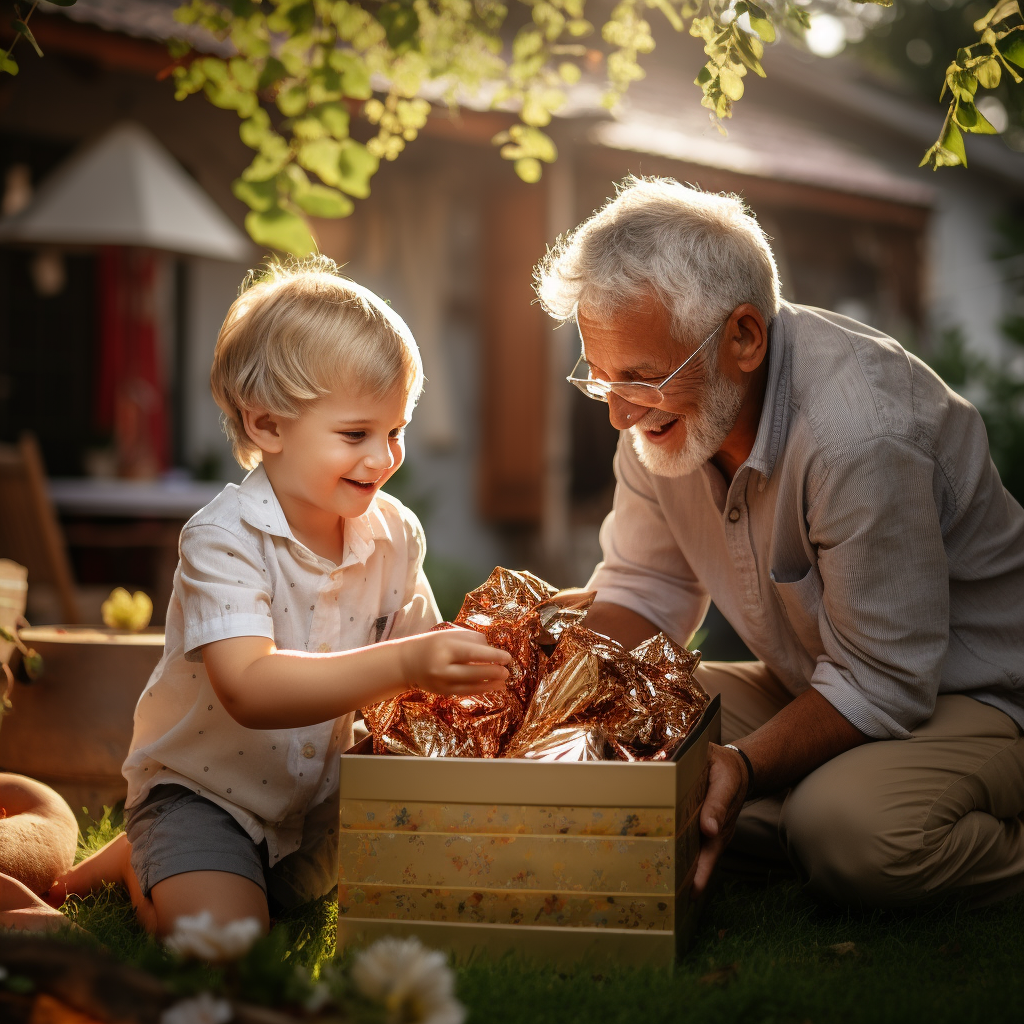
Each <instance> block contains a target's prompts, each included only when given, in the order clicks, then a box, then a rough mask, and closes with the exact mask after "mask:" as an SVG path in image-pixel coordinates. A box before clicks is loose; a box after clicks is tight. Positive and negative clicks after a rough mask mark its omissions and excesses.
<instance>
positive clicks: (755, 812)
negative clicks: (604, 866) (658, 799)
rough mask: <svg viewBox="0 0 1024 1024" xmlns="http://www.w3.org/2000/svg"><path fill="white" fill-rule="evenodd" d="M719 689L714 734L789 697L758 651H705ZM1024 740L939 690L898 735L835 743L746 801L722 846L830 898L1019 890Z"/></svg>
mask: <svg viewBox="0 0 1024 1024" xmlns="http://www.w3.org/2000/svg"><path fill="white" fill-rule="evenodd" d="M697 677H698V679H699V680H700V682H701V684H702V685H703V686H704V688H705V689H706V690H707V691H708V693H710V694H712V695H713V694H716V693H720V694H721V696H722V742H723V743H731V742H733V741H735V740H739V739H741V738H742V737H744V736H746V735H748V734H749V733H751V732H753V731H754V730H755V729H757V728H758V727H759V726H760V725H763V724H764V723H765V722H766V721H768V719H769V718H771V717H772V716H773V715H774V714H775V713H776V712H777V711H778V710H779V709H780V708H782V707H783V706H784V705H785V704H787V703H789V701H790V700H792V699H793V698H792V696H791V695H790V694H789V693H788V692H787V691H786V690H785V689H784V688H783V686H782V684H781V683H780V682H779V681H778V679H777V678H776V677H775V676H773V675H772V674H771V673H770V672H769V671H768V669H766V668H765V666H764V665H762V664H761V663H760V662H708V663H707V664H704V665H702V666H700V668H699V669H698V670H697ZM1022 815H1024V739H1021V736H1020V730H1019V729H1018V728H1017V726H1016V724H1015V723H1014V722H1013V721H1012V720H1011V719H1010V718H1009V716H1007V715H1005V714H1004V713H1003V712H1002V711H998V710H997V709H996V708H993V707H991V706H989V705H987V704H982V703H981V702H980V701H976V700H974V699H973V698H971V697H965V696H961V695H959V694H948V695H945V696H940V697H939V698H938V701H937V702H936V705H935V713H934V714H933V715H932V717H931V718H929V719H928V721H926V722H923V723H922V724H921V725H919V726H918V727H917V728H916V729H915V730H914V731H913V733H912V735H911V736H910V738H909V739H905V740H876V741H874V742H870V743H866V744H864V745H863V746H860V747H855V748H854V749H852V750H848V751H846V753H844V754H840V755H839V756H838V757H835V758H833V759H832V760H831V761H828V762H826V763H825V764H823V765H822V766H821V767H820V768H818V769H816V770H815V771H813V772H811V774H810V775H808V776H807V777H806V778H804V779H803V780H802V781H801V782H799V783H797V785H795V786H794V787H793V788H792V789H790V790H788V791H786V792H784V793H780V794H778V795H775V796H771V797H765V798H763V799H759V800H751V801H750V802H749V803H747V804H746V805H745V806H744V808H743V811H742V812H741V814H740V817H739V821H738V823H737V827H736V834H735V836H734V838H733V842H732V845H731V846H730V850H729V855H730V858H731V861H732V863H733V865H734V866H735V865H739V866H741V868H746V869H748V870H749V869H750V868H752V867H753V866H755V865H757V866H758V867H759V868H760V870H761V871H762V872H763V871H764V870H766V869H770V868H778V867H782V866H784V865H785V864H786V862H787V861H788V862H789V863H790V864H792V866H793V867H794V868H795V869H796V870H797V871H798V872H799V874H800V876H801V877H802V878H803V879H804V881H805V882H806V884H807V887H808V888H809V889H810V890H811V891H812V892H813V893H815V894H816V895H818V896H822V897H825V898H828V899H831V900H834V901H835V902H837V903H843V904H849V903H867V904H872V905H876V906H895V905H900V904H912V903H917V902H920V901H922V900H925V899H927V898H929V897H934V896H939V895H941V894H947V893H950V894H953V895H955V896H959V897H965V898H967V899H969V900H970V901H971V902H973V903H976V904H981V903H988V902H992V901H994V900H998V899H1002V898H1004V897H1006V896H1010V895H1012V894H1013V893H1015V892H1018V891H1020V890H1021V889H1024V821H1022Z"/></svg>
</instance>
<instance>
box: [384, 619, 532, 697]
mask: <svg viewBox="0 0 1024 1024" xmlns="http://www.w3.org/2000/svg"><path fill="white" fill-rule="evenodd" d="M393 643H394V644H395V647H396V648H397V649H398V651H399V658H400V662H401V666H402V678H403V680H404V681H405V683H406V685H407V687H408V688H409V689H410V690H412V689H417V690H429V691H430V692H432V693H440V694H443V695H445V696H452V697H467V696H470V695H472V694H476V693H486V692H487V691H488V690H494V689H496V688H497V687H499V686H503V685H504V683H505V680H506V679H508V670H507V669H506V668H505V666H506V665H508V664H509V662H511V661H512V655H511V654H509V653H508V651H503V650H500V649H499V648H497V647H490V646H489V645H488V643H487V641H486V640H485V639H484V636H483V634H482V633H477V632H475V631H474V630H472V629H461V628H460V629H443V630H439V631H438V632H436V633H421V634H420V635H419V636H410V637H407V638H405V639H404V640H396V641H393Z"/></svg>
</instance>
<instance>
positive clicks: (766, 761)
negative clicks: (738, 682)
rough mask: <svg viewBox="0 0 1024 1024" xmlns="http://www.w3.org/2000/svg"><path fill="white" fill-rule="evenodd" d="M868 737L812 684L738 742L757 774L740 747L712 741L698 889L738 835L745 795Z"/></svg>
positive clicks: (768, 788)
mask: <svg viewBox="0 0 1024 1024" xmlns="http://www.w3.org/2000/svg"><path fill="white" fill-rule="evenodd" d="M867 740H868V737H867V736H865V735H864V733H862V732H861V731H860V730H859V729H857V728H856V727H854V726H853V725H851V724H850V723H849V722H848V721H847V720H846V719H845V718H843V716H842V715H841V714H840V713H839V712H838V711H836V709H835V708H834V707H833V706H832V705H831V704H830V703H829V702H828V701H827V700H826V699H825V698H824V697H822V695H821V694H820V693H818V691H817V690H813V689H811V690H805V691H804V692H803V693H802V694H800V696H799V697H797V698H796V699H795V700H793V701H792V702H791V703H789V704H787V705H786V706H785V707H784V708H783V709H782V710H781V711H780V712H779V713H778V714H776V715H775V716H774V718H771V719H769V721H767V722H765V724H764V725H762V726H761V728H760V729H758V730H756V731H755V732H752V733H751V734H750V735H749V736H747V737H746V738H745V739H742V740H738V741H737V742H736V746H737V747H739V748H740V749H741V750H742V751H743V753H744V754H746V755H747V757H748V758H750V764H751V766H752V767H753V769H754V778H753V780H751V779H750V778H749V776H748V773H747V766H746V764H744V762H743V758H742V757H741V756H740V755H739V754H737V753H736V751H735V750H730V749H729V748H728V747H720V746H718V745H717V744H715V743H713V744H711V776H710V779H709V781H708V795H707V797H706V798H705V800H704V807H703V809H702V810H701V814H700V829H701V832H702V833H703V836H704V841H703V842H702V843H701V848H700V855H699V856H698V858H697V874H696V875H695V877H694V880H693V892H694V895H698V896H699V895H700V894H701V893H702V892H703V891H704V890H705V889H706V888H707V884H708V881H709V880H710V878H711V872H712V870H713V869H714V866H715V863H716V862H717V861H718V858H719V856H721V854H722V851H723V850H724V849H725V848H726V847H727V846H728V845H729V841H730V840H731V839H732V834H733V832H734V831H735V828H736V819H737V817H738V816H739V813H740V809H741V808H742V807H743V803H744V801H745V800H747V799H749V798H750V797H752V796H765V795H767V794H768V793H774V792H776V791H778V790H780V789H783V788H785V787H786V786H790V785H792V784H793V783H794V782H798V781H799V780H800V779H802V778H803V777H804V776H805V775H808V774H810V772H812V771H814V769H815V768H818V767H819V766H821V765H823V764H824V763H825V762H826V761H831V760H832V758H833V757H837V756H838V755H839V754H842V753H843V752H844V751H847V750H850V749H851V748H852V747H856V746H860V744H861V743H866V742H867ZM751 782H753V787H751Z"/></svg>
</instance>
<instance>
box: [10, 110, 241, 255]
mask: <svg viewBox="0 0 1024 1024" xmlns="http://www.w3.org/2000/svg"><path fill="white" fill-rule="evenodd" d="M0 241H4V242H28V243H35V244H48V245H131V246H138V247H142V248H147V249H163V250H165V251H167V252H173V253H181V254H183V255H188V256H206V257H208V258H212V259H222V260H238V261H246V260H251V258H252V256H253V254H254V247H253V245H252V243H251V242H250V241H249V239H248V238H247V237H246V236H245V235H244V234H243V233H242V232H241V231H240V230H239V229H238V228H237V227H236V226H235V225H234V224H233V223H232V222H231V221H230V220H229V218H228V217H227V215H226V214H225V213H224V212H223V211H222V210H221V209H220V207H219V206H217V204H216V203H215V202H214V201H213V200H212V199H211V198H210V197H209V196H208V195H207V194H206V193H205V192H204V191H203V189H202V188H201V187H200V186H199V185H198V184H197V183H196V181H195V180H194V179H192V178H191V177H189V175H188V174H187V173H186V172H185V170H184V169H183V168H182V167H181V165H180V164H179V163H178V162H177V161H176V160H175V159H174V157H173V156H171V154H170V153H168V152H167V150H166V149H164V147H163V146H162V145H161V144H160V143H159V142H158V141H157V140H156V139H155V138H154V137H153V136H152V135H151V134H150V133H149V132H148V131H146V129H145V128H143V127H142V126H141V125H138V124H134V123H132V122H122V123H120V124H118V125H115V126H114V127H113V128H111V129H110V131H108V132H107V133H106V135H104V136H102V137H101V138H100V139H98V140H97V141H95V142H93V143H91V144H89V145H87V146H85V147H84V148H83V149H82V150H80V151H79V152H78V153H76V154H74V155H73V156H72V157H71V158H70V159H68V160H67V162H66V163H64V164H62V165H61V166H60V167H59V168H58V169H57V170H56V171H55V172H54V173H53V174H52V175H51V176H50V177H49V178H47V180H46V181H44V182H43V184H42V185H41V186H40V188H39V190H38V191H37V192H36V195H35V198H34V199H33V201H32V202H31V203H30V204H29V205H28V206H27V207H26V208H25V209H24V210H22V211H21V212H20V213H17V214H15V215H14V216H12V217H6V218H4V219H3V220H0Z"/></svg>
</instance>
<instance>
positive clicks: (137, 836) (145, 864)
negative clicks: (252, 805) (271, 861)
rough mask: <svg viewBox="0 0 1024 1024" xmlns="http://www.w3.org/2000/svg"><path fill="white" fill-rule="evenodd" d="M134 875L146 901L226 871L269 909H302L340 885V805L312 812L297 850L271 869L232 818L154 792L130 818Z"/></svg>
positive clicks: (262, 848)
mask: <svg viewBox="0 0 1024 1024" xmlns="http://www.w3.org/2000/svg"><path fill="white" fill-rule="evenodd" d="M125 818H126V827H125V831H126V832H127V833H128V841H129V843H130V844H131V848H132V858H131V860H132V870H134V872H135V876H136V878H138V880H139V885H140V886H141V887H142V891H143V893H144V894H145V895H146V896H149V894H150V891H151V890H152V888H153V886H154V885H156V884H157V883H158V882H162V881H163V880H164V879H165V878H170V877H171V876H172V875H180V874H184V873H185V872H188V871H227V872H229V873H231V874H233V875H241V876H242V877H243V878H248V879H249V880H250V881H252V882H255V883H256V884H257V885H258V886H259V887H260V888H261V889H262V890H263V891H264V893H266V895H267V900H268V903H269V905H270V907H271V910H279V909H284V910H287V909H289V908H291V907H295V906H298V905H299V904H301V903H306V902H307V901H309V900H312V899H317V898H318V897H320V896H323V895H325V894H326V893H329V892H330V891H331V889H333V888H334V886H335V885H337V883H338V798H337V794H335V796H334V797H333V798H329V799H327V800H326V801H325V802H324V803H322V804H318V805H317V806H316V807H314V808H312V809H311V811H310V812H309V814H308V815H307V817H306V821H305V824H304V826H303V829H302V843H301V845H300V847H299V849H298V850H296V851H295V852H294V853H291V854H289V855H288V856H287V857H285V858H284V859H283V860H281V861H279V862H278V863H277V864H276V865H274V867H273V868H271V867H269V865H268V857H267V844H266V843H265V842H263V843H260V844H259V845H257V844H256V843H254V842H253V841H252V839H251V838H250V836H249V833H248V832H246V831H245V829H244V828H242V826H241V825H239V824H238V822H237V821H235V819H234V818H233V817H231V815H230V814H228V812H227V811H225V810H224V809H223V808H222V807H219V806H218V805H217V804H215V803H212V802H211V801H209V800H207V799H206V798H205V797H201V796H199V795H197V794H196V793H193V792H192V790H190V789H187V788H186V787H185V786H178V785H174V784H165V785H162V786H154V787H153V789H152V790H151V791H150V794H149V796H147V797H146V799H145V800H143V802H142V803H141V804H139V805H138V806H137V807H132V808H130V809H129V810H127V811H126V812H125Z"/></svg>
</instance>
